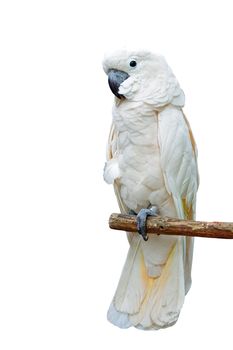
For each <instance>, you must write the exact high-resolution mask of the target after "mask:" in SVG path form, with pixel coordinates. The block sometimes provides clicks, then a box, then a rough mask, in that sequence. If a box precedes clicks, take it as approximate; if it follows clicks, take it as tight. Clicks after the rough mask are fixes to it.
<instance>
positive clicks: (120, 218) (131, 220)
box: [109, 214, 233, 239]
mask: <svg viewBox="0 0 233 350" xmlns="http://www.w3.org/2000/svg"><path fill="white" fill-rule="evenodd" d="M109 227H110V228H112V229H115V230H123V231H128V232H137V221H136V216H135V215H125V214H112V215H111V216H110V218H109ZM147 233H152V234H158V235H160V234H163V235H172V236H190V237H208V238H228V239H231V238H233V223H232V222H205V221H191V220H179V219H171V218H168V217H160V216H156V217H155V216H149V217H148V218H147Z"/></svg>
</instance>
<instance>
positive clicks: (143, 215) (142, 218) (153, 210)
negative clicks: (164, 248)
mask: <svg viewBox="0 0 233 350" xmlns="http://www.w3.org/2000/svg"><path fill="white" fill-rule="evenodd" d="M157 215H158V209H157V207H155V206H153V207H150V208H149V209H141V210H140V211H139V213H138V214H137V229H138V233H139V234H140V235H141V236H142V238H143V239H144V241H148V235H147V232H146V220H147V217H148V216H157Z"/></svg>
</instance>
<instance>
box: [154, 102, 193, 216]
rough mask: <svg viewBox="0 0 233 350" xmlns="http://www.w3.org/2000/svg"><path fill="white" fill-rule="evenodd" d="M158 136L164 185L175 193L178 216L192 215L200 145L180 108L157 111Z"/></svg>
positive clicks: (173, 194) (171, 192)
mask: <svg viewBox="0 0 233 350" xmlns="http://www.w3.org/2000/svg"><path fill="white" fill-rule="evenodd" d="M158 138H159V146H160V152H161V168H162V171H163V176H164V180H165V185H166V189H167V191H168V193H169V194H171V195H172V197H173V200H174V205H175V207H176V211H177V216H178V217H179V218H180V219H188V218H189V219H192V218H194V217H195V203H196V192H197V188H198V183H199V177H198V169H197V149H196V145H195V141H194V138H193V134H192V131H191V129H190V126H189V124H188V121H187V119H186V117H185V116H184V114H183V112H182V110H181V109H177V108H174V107H167V108H165V109H164V110H163V111H162V112H160V113H159V114H158Z"/></svg>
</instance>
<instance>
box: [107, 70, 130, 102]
mask: <svg viewBox="0 0 233 350" xmlns="http://www.w3.org/2000/svg"><path fill="white" fill-rule="evenodd" d="M128 78H129V74H127V73H125V72H123V71H121V70H116V69H111V70H110V71H109V72H108V84H109V86H110V89H111V90H112V92H113V93H114V95H115V96H116V97H118V98H122V97H124V96H123V95H121V94H119V93H118V90H119V87H120V85H121V84H122V83H123V81H125V80H126V79H128Z"/></svg>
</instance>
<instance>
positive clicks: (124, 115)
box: [113, 103, 165, 210]
mask: <svg viewBox="0 0 233 350" xmlns="http://www.w3.org/2000/svg"><path fill="white" fill-rule="evenodd" d="M113 118H114V124H115V127H116V129H117V132H118V138H117V154H118V164H119V170H120V178H119V182H120V185H121V196H122V199H123V200H124V202H125V204H126V205H127V206H128V207H130V208H131V209H134V210H135V209H136V210H137V209H138V208H141V207H147V206H148V205H149V204H151V200H150V197H151V194H152V193H155V192H158V194H159V192H161V193H163V194H164V193H165V192H164V191H165V185H164V180H163V174H162V170H161V166H160V149H159V144H158V116H157V114H156V112H155V111H154V110H152V109H151V110H150V109H149V107H148V106H146V105H145V106H144V105H143V104H139V103H136V104H135V105H133V104H132V103H131V104H129V105H127V104H122V105H121V106H120V107H117V108H115V109H114V110H113ZM158 197H159V196H158ZM153 204H154V205H155V204H156V203H153Z"/></svg>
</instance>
